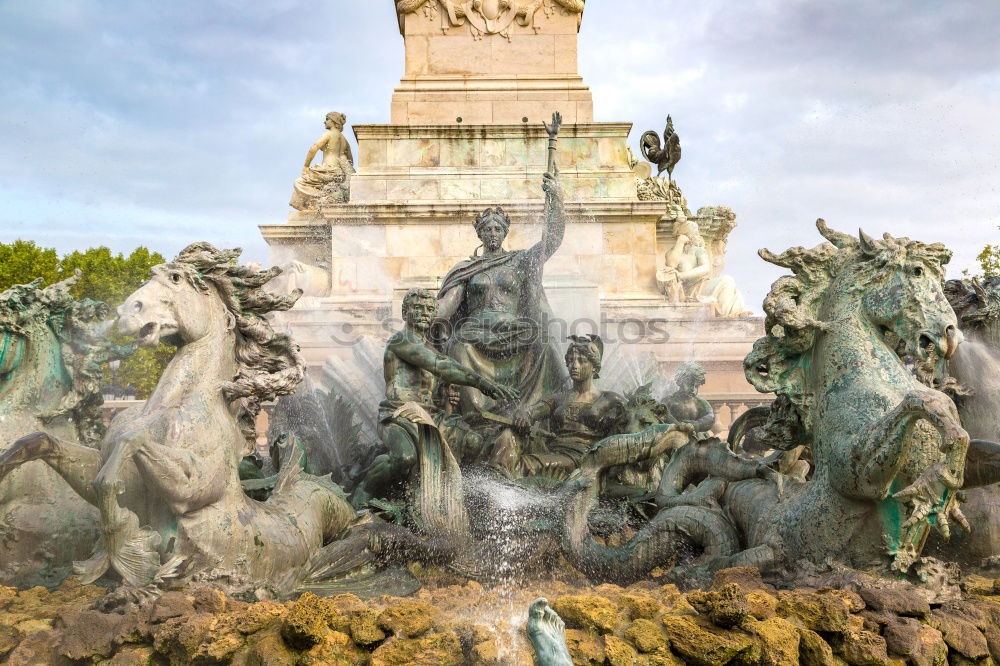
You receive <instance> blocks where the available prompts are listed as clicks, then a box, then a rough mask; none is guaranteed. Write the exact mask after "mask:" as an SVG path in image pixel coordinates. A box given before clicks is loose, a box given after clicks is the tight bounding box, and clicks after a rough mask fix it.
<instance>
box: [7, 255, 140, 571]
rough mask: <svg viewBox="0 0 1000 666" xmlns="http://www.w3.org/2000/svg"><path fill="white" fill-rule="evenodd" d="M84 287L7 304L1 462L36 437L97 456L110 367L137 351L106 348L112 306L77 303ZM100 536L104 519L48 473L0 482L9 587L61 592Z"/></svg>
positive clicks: (33, 290) (27, 294)
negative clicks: (104, 379)
mask: <svg viewBox="0 0 1000 666" xmlns="http://www.w3.org/2000/svg"><path fill="white" fill-rule="evenodd" d="M79 279H80V274H79V273H77V274H76V275H75V276H73V277H71V278H69V279H68V280H63V281H62V282H59V283H57V284H53V285H51V286H48V287H43V286H42V280H41V279H40V278H39V279H38V280H35V281H34V282H32V283H31V284H26V285H15V286H13V287H11V288H10V289H8V290H7V291H5V292H3V293H2V294H0V453H3V452H5V451H6V450H7V446H8V445H9V444H10V443H12V442H13V441H14V440H16V439H18V438H19V437H22V436H24V435H28V434H30V433H33V432H44V433H47V434H49V435H51V436H52V437H57V438H59V439H61V440H63V441H66V442H71V443H72V444H73V445H74V446H78V447H80V448H81V449H83V450H84V451H85V452H88V453H89V452H96V449H94V448H93V447H94V446H96V445H97V443H98V442H99V441H100V439H101V437H102V436H103V434H104V423H103V421H102V420H101V413H100V409H101V405H102V403H103V399H102V396H101V391H100V387H101V367H102V365H103V364H104V363H106V362H108V361H112V360H116V359H121V358H124V357H125V356H127V355H128V353H129V352H130V350H128V349H123V348H119V347H114V346H113V345H111V344H110V343H109V342H108V341H107V339H106V336H105V335H104V329H105V328H106V324H109V323H110V322H105V320H106V319H107V317H108V306H107V305H105V304H104V303H100V302H97V301H92V300H90V299H84V300H82V301H77V300H74V299H73V297H72V296H71V295H70V289H71V288H72V287H73V285H74V284H76V282H77V281H78V280H79ZM97 534H98V521H97V512H96V510H95V509H94V508H93V507H90V506H87V504H86V503H84V502H83V501H81V500H80V497H79V496H78V495H77V494H76V493H75V492H74V491H73V489H72V488H71V487H70V485H69V484H68V483H67V482H66V481H64V480H63V479H61V478H60V477H59V476H58V475H57V474H56V473H55V472H54V471H53V470H52V469H50V468H48V467H46V466H45V464H44V463H42V462H35V463H30V464H27V465H24V466H23V467H21V468H19V469H17V470H16V471H14V472H13V473H11V474H9V475H7V476H6V478H4V479H3V481H0V583H3V584H7V585H19V586H32V585H39V584H45V585H54V584H56V583H58V582H59V581H61V580H62V579H63V578H65V576H67V575H68V574H69V573H70V572H71V567H72V563H73V560H74V559H82V558H84V557H86V556H87V555H88V554H89V550H90V549H91V547H92V546H93V544H94V541H95V540H96V539H97Z"/></svg>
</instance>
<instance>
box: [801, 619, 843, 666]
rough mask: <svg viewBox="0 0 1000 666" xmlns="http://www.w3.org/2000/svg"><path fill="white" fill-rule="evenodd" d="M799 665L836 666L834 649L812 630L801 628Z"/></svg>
mask: <svg viewBox="0 0 1000 666" xmlns="http://www.w3.org/2000/svg"><path fill="white" fill-rule="evenodd" d="M798 629H799V663H800V664H802V666H836V664H837V659H836V658H835V657H834V656H833V648H831V647H830V645H829V644H828V643H827V642H826V641H825V640H823V637H822V636H820V635H819V634H817V633H816V632H815V631H813V630H811V629H806V628H804V627H799V628H798Z"/></svg>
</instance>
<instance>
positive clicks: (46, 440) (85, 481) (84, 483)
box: [0, 432, 101, 506]
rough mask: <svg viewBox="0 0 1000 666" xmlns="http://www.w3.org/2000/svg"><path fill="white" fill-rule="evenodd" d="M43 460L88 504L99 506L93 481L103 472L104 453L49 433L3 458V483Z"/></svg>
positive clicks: (0, 463) (0, 468)
mask: <svg viewBox="0 0 1000 666" xmlns="http://www.w3.org/2000/svg"><path fill="white" fill-rule="evenodd" d="M34 460H40V461H42V462H44V463H45V464H47V465H48V466H49V467H51V468H52V469H53V470H55V471H56V473H57V474H59V476H61V477H62V478H63V479H64V480H65V481H66V483H68V484H69V486H70V487H71V488H72V489H73V490H74V491H76V493H77V494H78V495H79V496H80V497H82V498H83V499H84V501H86V502H87V503H88V504H92V505H94V506H97V495H96V494H95V493H94V488H93V485H92V483H91V482H92V481H93V480H94V478H95V477H96V476H97V474H98V472H99V471H100V469H101V452H100V451H98V450H97V449H92V448H90V447H89V446H81V445H80V444H72V443H70V442H67V441H65V440H61V439H57V438H55V437H52V436H51V435H49V434H48V433H44V432H34V433H31V434H30V435H25V436H24V437H21V438H20V439H18V440H17V441H15V442H14V443H13V444H12V445H11V447H10V448H9V449H7V451H5V452H4V453H3V455H0V481H2V480H3V479H4V477H6V476H7V475H8V474H10V473H11V472H13V471H14V470H15V469H17V468H18V467H20V466H21V465H23V464H25V463H28V462H32V461H34Z"/></svg>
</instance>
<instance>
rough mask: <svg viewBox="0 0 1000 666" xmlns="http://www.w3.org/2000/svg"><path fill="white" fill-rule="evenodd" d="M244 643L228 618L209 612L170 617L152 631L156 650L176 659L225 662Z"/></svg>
mask: <svg viewBox="0 0 1000 666" xmlns="http://www.w3.org/2000/svg"><path fill="white" fill-rule="evenodd" d="M244 643H245V639H244V637H243V635H242V634H240V633H239V632H238V631H236V629H235V628H234V627H233V623H232V619H231V618H229V617H227V616H225V615H211V614H209V613H197V614H195V615H192V616H190V617H184V618H173V619H171V620H168V621H167V622H165V623H163V624H162V625H161V626H160V627H158V628H157V629H154V632H153V646H154V647H155V648H156V651H157V652H161V653H163V654H167V655H170V657H171V659H172V660H173V661H175V662H178V663H208V664H215V663H224V662H225V661H227V660H229V659H231V658H232V657H233V655H234V654H236V651H237V650H239V649H240V648H241V647H243V645H244Z"/></svg>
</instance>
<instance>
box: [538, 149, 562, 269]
mask: <svg viewBox="0 0 1000 666" xmlns="http://www.w3.org/2000/svg"><path fill="white" fill-rule="evenodd" d="M542 189H543V190H545V233H544V234H543V235H542V240H541V241H539V243H538V246H536V247H540V249H541V253H542V256H543V257H544V258H545V259H548V258H549V257H551V256H552V255H553V254H555V253H556V250H558V249H559V246H560V245H561V244H562V240H563V235H564V233H565V231H566V211H565V207H564V202H563V198H564V195H563V189H562V184H561V183H560V182H559V167H555V173H546V174H545V175H544V177H543V180H542Z"/></svg>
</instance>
